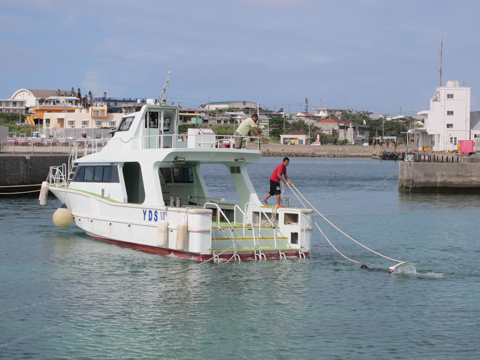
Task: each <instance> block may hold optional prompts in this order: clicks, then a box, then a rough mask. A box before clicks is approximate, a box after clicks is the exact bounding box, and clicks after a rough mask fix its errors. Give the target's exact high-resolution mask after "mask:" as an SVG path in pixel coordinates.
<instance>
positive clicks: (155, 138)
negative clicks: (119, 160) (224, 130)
mask: <svg viewBox="0 0 480 360" xmlns="http://www.w3.org/2000/svg"><path fill="white" fill-rule="evenodd" d="M237 138H238V137H236V136H234V135H216V134H166V135H147V136H134V137H131V138H129V139H124V138H120V137H119V138H113V139H111V140H110V142H109V147H110V148H111V149H117V150H127V149H132V150H139V149H172V148H174V149H178V148H186V149H215V148H217V149H219V148H222V149H232V150H234V149H235V146H234V145H235V140H236V139H237ZM243 139H244V141H246V144H245V147H244V148H245V149H249V150H260V139H259V138H257V137H254V138H249V137H243ZM252 139H253V140H252Z"/></svg>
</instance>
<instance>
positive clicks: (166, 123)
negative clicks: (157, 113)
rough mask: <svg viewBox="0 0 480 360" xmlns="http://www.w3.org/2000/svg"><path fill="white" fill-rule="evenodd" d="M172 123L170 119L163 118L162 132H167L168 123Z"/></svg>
mask: <svg viewBox="0 0 480 360" xmlns="http://www.w3.org/2000/svg"><path fill="white" fill-rule="evenodd" d="M171 122H172V118H171V117H165V118H163V130H164V131H169V130H170V123H171Z"/></svg>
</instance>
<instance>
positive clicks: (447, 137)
mask: <svg viewBox="0 0 480 360" xmlns="http://www.w3.org/2000/svg"><path fill="white" fill-rule="evenodd" d="M418 114H419V115H426V118H425V123H424V127H423V128H416V129H414V130H409V133H410V134H412V136H410V140H411V139H412V137H413V138H414V144H413V146H414V148H415V149H418V150H433V151H454V150H457V149H458V141H460V140H471V139H472V135H471V131H470V88H469V87H460V86H459V82H458V81H457V80H454V81H447V84H446V86H441V87H438V88H437V92H436V94H435V96H434V97H433V98H432V99H431V100H430V110H426V111H421V112H419V113H418Z"/></svg>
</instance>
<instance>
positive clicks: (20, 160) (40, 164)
mask: <svg viewBox="0 0 480 360" xmlns="http://www.w3.org/2000/svg"><path fill="white" fill-rule="evenodd" d="M67 161H68V155H0V186H13V185H17V186H18V185H32V184H41V183H42V181H45V179H46V178H47V175H48V172H49V171H50V166H58V165H62V164H64V163H67ZM36 188H38V186H37V187H36ZM26 190H28V187H19V188H1V189H0V192H2V193H3V192H13V191H26Z"/></svg>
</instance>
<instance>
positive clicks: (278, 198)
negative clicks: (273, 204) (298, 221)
mask: <svg viewBox="0 0 480 360" xmlns="http://www.w3.org/2000/svg"><path fill="white" fill-rule="evenodd" d="M277 207H278V208H283V206H282V203H281V200H280V194H278V195H277Z"/></svg>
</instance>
